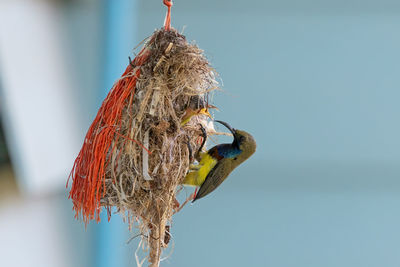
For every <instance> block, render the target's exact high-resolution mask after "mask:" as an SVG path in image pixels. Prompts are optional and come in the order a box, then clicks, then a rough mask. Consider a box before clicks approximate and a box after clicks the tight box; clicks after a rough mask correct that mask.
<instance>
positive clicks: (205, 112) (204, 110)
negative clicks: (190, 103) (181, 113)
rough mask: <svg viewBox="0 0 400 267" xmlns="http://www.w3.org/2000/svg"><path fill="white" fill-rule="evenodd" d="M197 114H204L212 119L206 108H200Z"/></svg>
mask: <svg viewBox="0 0 400 267" xmlns="http://www.w3.org/2000/svg"><path fill="white" fill-rule="evenodd" d="M198 114H202V115H206V116H207V117H209V118H210V119H212V116H211V114H210V112H209V111H208V109H207V108H202V109H200V110H199V113H198Z"/></svg>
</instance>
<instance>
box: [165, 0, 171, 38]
mask: <svg viewBox="0 0 400 267" xmlns="http://www.w3.org/2000/svg"><path fill="white" fill-rule="evenodd" d="M163 2H164V5H166V6H167V7H168V10H167V15H166V16H165V21H164V28H165V30H167V31H169V30H170V29H171V7H172V0H163Z"/></svg>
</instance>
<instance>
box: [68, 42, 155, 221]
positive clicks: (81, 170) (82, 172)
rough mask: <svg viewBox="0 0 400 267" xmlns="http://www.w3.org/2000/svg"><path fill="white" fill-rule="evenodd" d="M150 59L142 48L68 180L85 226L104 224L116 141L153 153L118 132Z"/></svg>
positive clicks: (96, 122)
mask: <svg viewBox="0 0 400 267" xmlns="http://www.w3.org/2000/svg"><path fill="white" fill-rule="evenodd" d="M148 56H149V51H148V50H147V49H146V48H144V49H142V51H141V52H140V53H139V55H138V56H137V57H136V58H135V59H134V60H133V62H132V65H133V66H134V67H135V68H134V67H133V66H132V65H129V66H128V67H127V68H126V70H125V72H124V74H123V75H122V78H121V79H120V80H118V81H117V83H116V84H115V86H114V87H113V88H112V89H111V90H110V92H109V93H108V95H107V97H106V98H105V99H104V101H103V103H102V105H101V107H100V109H99V111H98V113H97V115H96V117H95V119H94V120H93V123H92V125H91V126H90V127H89V130H88V132H87V134H86V137H85V140H84V142H83V145H82V148H81V150H80V152H79V154H78V157H77V158H76V160H75V162H74V166H73V168H72V170H71V173H70V175H69V178H68V181H69V179H70V178H72V188H71V191H70V192H69V198H71V199H72V201H73V204H74V207H73V209H74V210H75V217H76V218H78V217H79V215H80V214H82V217H83V220H84V222H85V223H88V222H89V221H90V220H92V219H96V221H97V222H99V221H100V211H101V205H100V199H101V197H102V196H104V194H105V168H106V166H107V164H108V163H109V160H110V159H109V158H107V154H109V151H110V150H114V149H115V147H111V144H112V141H113V140H119V138H124V139H125V142H127V141H132V142H134V143H136V144H138V145H139V146H140V147H142V148H144V149H145V150H146V151H147V152H148V153H150V151H149V150H148V149H147V148H145V147H144V146H143V145H142V144H140V143H139V142H138V141H136V140H133V139H131V138H128V137H127V136H124V135H122V134H121V133H119V132H118V130H119V128H118V127H119V125H120V122H121V118H122V111H123V109H124V107H125V106H126V105H127V103H128V102H129V103H132V99H133V95H134V93H135V88H136V82H137V79H138V77H139V76H140V66H141V65H142V64H143V63H144V62H145V61H146V59H147V58H148ZM132 72H133V73H134V75H132ZM115 143H117V142H115ZM67 186H68V182H67Z"/></svg>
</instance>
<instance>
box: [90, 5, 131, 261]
mask: <svg viewBox="0 0 400 267" xmlns="http://www.w3.org/2000/svg"><path fill="white" fill-rule="evenodd" d="M102 5H103V10H104V20H105V22H104V36H105V42H104V43H105V46H104V50H103V55H101V56H102V57H103V62H104V63H103V66H104V67H103V78H104V81H103V90H101V92H99V99H100V101H99V102H101V101H103V99H104V98H105V96H106V95H107V93H108V92H109V90H110V89H111V87H112V86H113V84H114V82H115V81H116V80H117V79H118V78H119V77H120V76H121V74H122V73H123V71H124V70H125V68H126V66H127V64H128V56H130V55H132V49H133V48H134V47H135V45H136V44H137V43H138V40H137V36H138V27H137V25H138V23H137V20H136V18H137V17H138V16H137V14H138V13H139V12H138V0H104V1H102ZM112 212H114V210H113V211H112ZM127 228H128V225H127V224H124V223H123V222H122V219H121V218H120V216H118V215H117V216H115V215H114V216H112V218H111V221H110V222H108V221H107V212H105V211H103V212H102V214H101V222H100V223H99V225H97V226H96V227H95V235H96V237H95V245H94V247H95V255H94V256H95V258H94V261H93V263H94V267H110V266H112V267H120V266H121V267H122V266H127V265H128V264H127V260H128V253H127V250H128V246H127V245H126V240H128V238H129V236H128V234H127Z"/></svg>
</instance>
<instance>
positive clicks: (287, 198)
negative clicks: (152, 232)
mask: <svg viewBox="0 0 400 267" xmlns="http://www.w3.org/2000/svg"><path fill="white" fill-rule="evenodd" d="M27 3H29V4H27ZM165 11H166V8H165V7H164V6H163V5H162V1H161V0H160V1H144V0H120V1H106V0H103V1H95V0H80V1H78V0H75V1H67V0H64V1H22V0H17V1H3V2H2V3H1V4H0V25H1V27H0V69H1V70H2V72H1V73H0V86H1V87H0V104H1V106H0V112H1V113H0V115H1V119H2V128H3V131H4V140H3V142H2V143H0V145H1V146H0V148H1V149H2V155H5V156H3V157H0V159H2V165H1V168H0V193H1V194H0V236H2V237H3V238H0V266H18V267H19V266H96V267H97V266H116V267H119V266H135V265H136V262H135V257H134V251H135V250H136V248H137V245H138V241H139V240H138V239H134V240H133V241H132V242H130V243H129V244H126V241H127V240H128V239H129V238H130V236H132V235H134V232H133V233H129V232H128V231H127V225H126V224H124V223H122V222H121V219H120V218H119V216H117V215H116V216H113V217H112V219H111V222H110V223H108V222H107V220H105V217H106V216H104V218H103V221H102V222H101V223H100V224H98V225H97V224H95V223H92V224H90V225H89V226H88V228H87V230H86V231H85V229H84V226H83V224H82V223H80V222H78V221H75V220H74V218H73V215H74V214H73V213H72V210H71V208H72V204H71V203H70V201H69V200H67V199H66V196H67V191H66V189H65V182H66V177H67V176H68V171H69V170H70V168H71V167H72V163H73V159H74V157H75V156H76V155H77V153H78V151H79V148H80V146H81V144H82V142H83V137H84V135H85V133H86V130H87V128H88V127H89V125H90V123H91V121H92V119H93V117H94V116H95V114H96V112H97V109H98V107H99V105H100V103H101V101H102V99H103V98H104V96H105V95H106V93H107V92H108V90H109V89H110V88H111V87H112V84H113V83H114V81H115V80H116V79H118V78H119V77H120V75H121V73H122V72H123V70H124V69H125V67H126V65H127V64H128V56H132V55H133V48H134V47H135V46H136V45H137V44H138V43H139V42H140V41H141V40H143V39H144V38H146V37H148V36H149V35H151V34H152V32H153V31H154V30H155V29H156V28H159V27H161V26H162V23H163V19H164V15H165ZM44 15H45V16H44ZM399 15H400V2H398V1H390V0H383V1H377V0H368V1H356V0H348V1H322V0H320V1H318V0H307V1H301V2H299V1H294V0H285V1H279V2H275V1H260V0H250V1H246V2H243V1H225V0H224V1H211V0H205V1H182V0H176V1H174V6H173V8H172V26H173V27H175V28H177V29H178V30H181V31H182V30H184V34H185V35H186V36H187V38H188V39H189V40H195V42H196V43H197V44H198V45H199V46H200V47H201V48H202V49H204V50H205V53H206V55H207V56H208V58H209V59H210V61H211V63H212V65H213V66H214V67H215V68H216V70H217V72H218V73H219V74H220V76H221V78H222V79H223V91H222V92H218V93H216V95H215V98H214V102H215V104H216V105H217V106H218V107H219V108H220V112H216V114H215V117H216V118H218V119H221V120H224V121H227V122H229V123H230V124H231V125H232V126H233V127H236V128H239V129H246V130H248V131H249V132H251V133H252V134H253V135H254V136H255V138H256V140H257V144H258V148H257V152H256V154H255V155H254V156H253V157H252V158H251V159H250V160H249V161H248V162H246V164H244V165H243V166H241V167H240V168H238V169H237V170H235V172H234V173H232V175H231V176H230V178H229V179H228V180H227V181H226V182H225V183H224V184H223V186H221V187H220V188H219V189H218V190H217V191H216V192H215V193H213V194H211V195H209V196H207V197H206V198H205V199H204V200H201V201H199V202H196V203H195V204H194V205H188V206H187V207H185V208H184V209H183V210H182V211H181V212H180V213H179V214H177V215H175V216H174V218H173V225H172V235H173V240H172V244H173V253H172V255H171V256H170V257H169V258H167V259H166V260H165V261H164V262H163V263H162V266H176V267H178V266H193V267H195V266H243V265H246V266H275V267H281V266H282V267H287V266H295V267H300V266H305V267H312V266H315V267H319V266H327V267H328V266H341V267H346V266H349V267H350V266H371V267H372V266H374V267H375V266H376V267H378V266H379V267H380V266H393V267H394V266H400V231H399V225H400V208H399V206H400V166H399V160H400V139H399V136H400V124H399V115H400V105H399V104H398V103H399V99H400V90H399V87H400V75H399V70H400V52H399V51H400V50H399V47H400V35H399V31H398V29H399V28H400V16H399ZM43 17H45V18H46V19H42V18H43ZM22 18H24V19H22ZM29 18H30V20H29ZM39 18H40V20H39ZM39 22H40V24H39ZM36 23H37V25H38V26H37V27H35V25H36ZM39 26H40V27H39ZM47 26H48V28H46V27H47ZM35 31H38V34H35ZM32 32H33V33H34V34H32ZM29 33H30V34H29ZM39 33H41V34H39ZM22 41H23V42H22ZM21 43H23V45H21ZM40 51H41V53H39V52H40ZM39 63H40V64H41V65H40V66H39V65H38V64H39ZM21 66H22V67H21ZM21 70H23V71H22V73H23V75H24V76H23V77H22V78H21ZM41 70H42V73H44V74H46V75H37V74H35V73H36V72H39V73H40V71H41ZM30 73H33V74H32V75H30ZM17 74H18V75H17ZM47 74H48V75H47ZM50 74H51V75H53V76H54V77H55V78H51V77H50V76H51V75H50ZM23 82H25V84H20V83H23ZM56 82H57V83H56ZM46 85H47V86H49V91H43V92H42V91H41V90H44V89H43V87H45V86H46ZM32 92H33V93H32ZM49 92H54V93H53V94H51V93H49ZM43 94H45V95H43ZM66 96H67V97H66ZM24 99H25V100H24ZM24 101H26V103H25V102H24ZM35 101H36V102H35ZM57 101H58V102H57ZM32 102H33V103H36V106H40V107H42V108H41V109H39V110H38V109H35V108H31V107H29V104H30V103H32ZM61 109H62V112H63V113H60V112H61V111H58V110H61ZM55 111H57V112H55ZM38 112H43V113H38ZM36 113H38V115H36ZM21 114H23V115H21ZM57 114H61V115H60V116H61V117H62V118H63V119H62V120H60V119H59V118H58V117H57V118H56V119H54V117H55V116H56V115H57ZM29 116H33V117H34V118H37V117H40V118H43V119H40V120H35V123H34V125H32V126H31V127H30V128H27V129H25V128H23V127H24V126H25V125H27V124H29V123H30V122H32V120H31V119H30V117H29ZM35 116H36V117H35ZM46 116H47V117H46ZM64 118H65V119H64ZM53 120H54V123H60V127H65V125H66V126H67V128H66V129H64V128H60V127H58V126H54V125H53V123H50V122H53ZM43 121H44V122H43ZM60 121H61V122H60ZM45 122H49V123H45ZM57 125H58V124H57ZM60 129H62V130H60ZM27 132H28V133H29V135H23V133H27ZM54 136H56V137H57V139H56V141H58V143H57V142H56V143H55V144H56V145H51V146H46V145H45V144H46V140H49V139H51V138H54ZM38 140H39V141H38ZM40 140H41V141H40ZM6 149H7V151H8V154H9V157H10V160H8V159H7V156H6V153H5V152H4V151H5V150H6ZM32 151H34V154H33V155H37V158H39V159H43V158H46V161H45V162H43V160H39V161H35V159H34V157H33V158H32V157H28V156H27V155H30V154H29V153H32ZM71 151H72V152H71ZM55 153H56V154H55ZM46 155H50V156H46ZM54 155H56V156H54ZM59 155H67V156H66V157H65V158H63V159H62V160H61V159H60V158H59ZM60 162H61V163H62V164H61V163H60ZM55 163H60V164H59V165H60V166H59V167H57V168H56V169H55V170H54V172H49V173H47V172H46V171H47V170H48V168H51V166H54V164H55ZM10 166H11V167H10ZM56 166H58V165H56ZM42 173H45V174H46V175H42ZM36 174H37V175H36ZM35 175H36V176H35ZM36 177H38V178H36ZM31 181H37V182H31ZM49 184H51V186H50V185H49ZM104 215H105V214H104ZM170 251H171V250H170V249H169V250H168V251H166V255H167V254H168V253H169V252H170ZM22 255H23V256H22ZM2 261H3V263H2Z"/></svg>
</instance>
